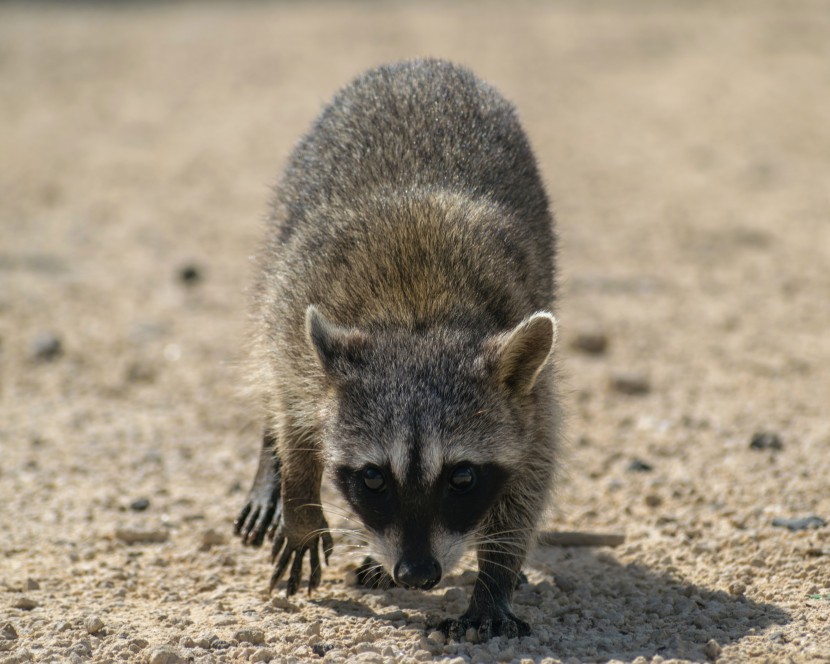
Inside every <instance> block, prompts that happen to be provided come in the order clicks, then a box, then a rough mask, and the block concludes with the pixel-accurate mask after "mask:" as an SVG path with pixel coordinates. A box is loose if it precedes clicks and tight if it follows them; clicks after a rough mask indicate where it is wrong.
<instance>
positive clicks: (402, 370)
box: [306, 306, 556, 589]
mask: <svg viewBox="0 0 830 664" xmlns="http://www.w3.org/2000/svg"><path fill="white" fill-rule="evenodd" d="M306 328H307V332H308V337H309V340H310V342H311V345H312V347H313V348H314V350H315V351H316V355H317V357H318V359H319V362H320V365H321V367H322V369H323V373H324V375H325V380H326V384H327V386H328V398H327V400H326V403H324V404H321V417H322V433H323V445H324V450H325V455H326V463H327V466H328V468H329V470H330V472H331V474H332V476H333V479H334V481H335V483H336V485H337V487H338V489H339V490H340V492H341V493H342V495H343V496H344V498H345V499H346V501H347V502H348V503H349V505H350V506H351V508H352V509H353V511H354V512H355V513H356V514H357V516H358V517H359V518H360V519H361V521H362V522H363V525H364V526H365V529H366V531H367V535H368V536H369V539H370V541H371V542H372V544H373V545H374V546H373V548H374V552H373V553H374V554H375V557H377V558H378V560H379V562H380V563H382V564H383V566H384V567H385V568H386V571H387V572H388V573H389V574H390V576H391V577H392V578H393V579H394V580H395V582H396V583H398V584H399V585H402V586H405V587H410V588H423V589H428V588H431V587H433V586H434V585H435V584H436V583H438V581H440V580H441V577H442V575H444V574H446V573H448V572H449V571H450V570H451V568H452V567H454V566H455V564H456V563H457V562H458V560H459V558H460V557H461V555H462V554H463V553H464V551H465V549H466V547H467V545H469V544H471V543H472V542H473V541H474V540H475V538H476V536H477V535H478V534H479V533H480V532H481V530H482V528H483V526H484V524H485V523H486V521H487V518H488V515H489V514H490V513H491V510H492V509H493V507H494V506H495V505H496V503H497V502H498V500H499V497H500V496H501V495H502V493H503V491H504V490H505V488H506V487H507V486H508V485H509V484H510V483H511V482H512V481H523V478H522V477H520V476H519V475H518V473H524V472H526V471H527V465H528V461H530V460H533V459H534V449H535V443H536V442H537V441H536V439H535V437H534V432H535V430H536V426H538V423H536V422H534V421H533V417H534V415H533V413H535V412H536V411H537V409H534V408H531V407H529V404H530V403H532V401H533V400H534V398H535V395H534V386H536V385H537V383H539V382H540V381H539V376H540V374H541V373H542V372H543V370H544V369H545V366H546V363H547V360H548V358H549V356H550V353H551V350H552V348H553V344H554V340H555V337H556V321H555V319H554V317H553V316H552V315H551V314H549V313H547V312H539V313H536V314H534V315H532V316H529V317H528V318H526V319H525V320H524V321H522V322H521V323H520V324H519V325H517V326H516V327H515V328H514V329H512V330H510V331H507V332H505V333H502V334H497V335H493V336H491V337H489V338H487V339H485V340H484V341H482V340H481V339H480V337H476V336H475V335H473V334H469V333H466V332H464V331H462V330H434V329H433V330H428V331H424V332H417V333H413V332H406V333H403V332H400V333H388V332H373V331H371V330H360V329H354V328H346V327H342V326H340V325H337V324H334V323H332V322H331V321H329V320H327V319H326V318H325V317H324V316H323V315H322V314H321V313H320V312H319V311H318V310H317V309H316V308H315V307H313V306H311V307H309V309H308V312H307V316H306ZM536 452H537V456H538V449H536ZM533 462H535V461H531V463H533ZM541 462H542V463H545V461H541Z"/></svg>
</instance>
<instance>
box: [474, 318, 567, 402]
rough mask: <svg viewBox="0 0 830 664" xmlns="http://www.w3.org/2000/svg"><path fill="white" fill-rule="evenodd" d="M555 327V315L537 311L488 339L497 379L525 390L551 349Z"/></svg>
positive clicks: (532, 381)
mask: <svg viewBox="0 0 830 664" xmlns="http://www.w3.org/2000/svg"><path fill="white" fill-rule="evenodd" d="M556 328H557V325H556V318H554V317H553V315H552V314H550V313H548V312H547V311H539V312H537V313H535V314H533V315H532V316H528V317H527V318H525V319H524V320H523V321H522V322H521V323H519V324H518V325H517V326H516V327H514V328H513V329H512V330H511V331H510V332H505V333H504V334H500V335H498V336H496V337H494V338H493V339H491V340H490V342H489V345H490V349H489V350H490V352H491V353H493V354H494V355H495V358H494V359H495V361H496V375H497V376H498V378H499V381H500V382H501V383H502V384H503V385H505V386H506V387H507V388H508V389H510V390H511V391H513V392H516V393H518V394H521V395H525V394H528V393H529V392H530V391H531V390H532V389H533V386H534V385H535V384H536V379H537V378H538V377H539V373H540V372H541V371H542V369H543V368H544V366H545V364H546V363H547V361H548V358H549V357H550V355H551V353H552V352H553V346H554V344H555V343H556ZM491 357H493V356H492V355H491Z"/></svg>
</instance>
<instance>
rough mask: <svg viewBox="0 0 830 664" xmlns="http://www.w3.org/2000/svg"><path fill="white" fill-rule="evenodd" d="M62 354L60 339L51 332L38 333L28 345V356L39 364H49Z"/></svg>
mask: <svg viewBox="0 0 830 664" xmlns="http://www.w3.org/2000/svg"><path fill="white" fill-rule="evenodd" d="M62 354H63V344H62V343H61V340H60V337H59V336H58V335H56V334H54V333H52V332H39V333H38V334H37V336H35V338H34V339H32V342H31V343H30V344H29V356H30V357H31V358H32V359H33V360H37V361H39V362H51V361H52V360H56V359H57V358H59V357H60V356H61V355H62Z"/></svg>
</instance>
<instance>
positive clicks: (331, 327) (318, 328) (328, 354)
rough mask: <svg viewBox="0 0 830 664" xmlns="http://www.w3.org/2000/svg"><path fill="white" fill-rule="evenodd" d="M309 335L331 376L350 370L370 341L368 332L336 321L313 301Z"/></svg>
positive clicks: (307, 322) (308, 318)
mask: <svg viewBox="0 0 830 664" xmlns="http://www.w3.org/2000/svg"><path fill="white" fill-rule="evenodd" d="M305 326H306V334H307V335H308V339H309V341H310V342H311V345H312V347H313V348H314V350H315V352H316V353H317V358H318V359H319V360H320V364H321V365H322V367H323V369H324V370H325V372H326V374H327V375H328V376H329V377H332V378H333V377H336V376H338V375H341V374H344V373H348V372H349V369H350V366H351V365H353V364H354V363H355V362H356V361H357V360H358V357H359V356H360V352H361V351H362V350H363V348H364V347H365V345H366V342H367V341H368V335H367V334H365V333H364V332H361V331H360V330H357V329H354V328H348V327H343V326H341V325H337V324H336V323H332V322H331V321H330V320H329V319H328V318H326V317H325V316H324V315H323V314H322V313H321V312H320V310H319V309H318V308H317V307H315V306H314V305H313V304H312V305H309V307H308V309H306V312H305Z"/></svg>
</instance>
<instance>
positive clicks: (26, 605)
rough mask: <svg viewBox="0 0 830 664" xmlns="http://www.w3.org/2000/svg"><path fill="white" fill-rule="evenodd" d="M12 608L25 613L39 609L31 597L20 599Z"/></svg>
mask: <svg viewBox="0 0 830 664" xmlns="http://www.w3.org/2000/svg"><path fill="white" fill-rule="evenodd" d="M12 606H13V607H14V608H15V609H22V610H23V611H31V610H32V609H34V608H37V606H38V603H37V602H36V601H35V600H33V599H32V598H31V597H20V598H18V599H17V600H15V602H14V604H12Z"/></svg>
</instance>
